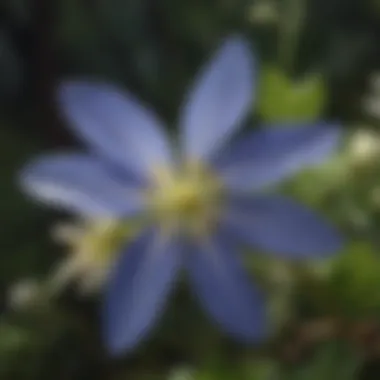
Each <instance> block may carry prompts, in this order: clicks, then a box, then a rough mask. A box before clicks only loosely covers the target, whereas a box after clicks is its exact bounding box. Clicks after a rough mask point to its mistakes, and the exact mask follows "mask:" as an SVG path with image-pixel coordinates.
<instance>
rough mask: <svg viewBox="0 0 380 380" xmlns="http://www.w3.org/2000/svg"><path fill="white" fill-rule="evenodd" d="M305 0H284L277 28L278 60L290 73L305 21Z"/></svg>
mask: <svg viewBox="0 0 380 380" xmlns="http://www.w3.org/2000/svg"><path fill="white" fill-rule="evenodd" d="M305 14H306V0H285V2H284V9H283V17H282V18H281V21H280V25H279V28H278V42H277V43H278V60H279V63H280V66H281V67H282V68H283V70H284V71H285V72H287V73H292V71H293V69H294V61H295V58H296V56H297V51H298V44H299V39H300V34H301V31H302V27H303V24H304V21H305Z"/></svg>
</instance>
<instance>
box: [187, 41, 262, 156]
mask: <svg viewBox="0 0 380 380" xmlns="http://www.w3.org/2000/svg"><path fill="white" fill-rule="evenodd" d="M254 70H255V64H254V60H253V57H252V56H251V53H250V47H249V45H248V43H247V41H245V40H244V39H243V38H240V37H235V36H234V37H230V38H228V39H227V40H226V41H225V42H224V44H223V45H222V46H221V48H220V49H219V51H218V52H217V53H216V55H215V56H214V57H213V59H212V60H211V62H209V63H208V65H206V66H205V67H204V68H203V70H202V71H201V73H200V75H199V77H198V78H196V81H195V84H194V87H193V88H192V89H191V91H190V93H189V97H188V99H187V101H186V103H185V106H184V109H183V112H182V118H181V122H180V126H181V128H182V136H181V138H182V144H183V146H184V150H185V154H186V155H187V156H188V157H190V158H194V159H201V158H206V156H210V155H211V154H213V153H214V152H215V151H216V150H217V149H218V148H219V147H220V146H222V145H223V143H224V142H225V141H226V140H227V139H228V138H229V137H230V136H231V135H232V133H233V132H235V130H236V129H237V128H238V127H240V124H241V122H242V120H243V118H244V117H245V116H246V115H247V112H248V111H249V109H250V107H251V106H252V102H253V85H254V73H253V72H254Z"/></svg>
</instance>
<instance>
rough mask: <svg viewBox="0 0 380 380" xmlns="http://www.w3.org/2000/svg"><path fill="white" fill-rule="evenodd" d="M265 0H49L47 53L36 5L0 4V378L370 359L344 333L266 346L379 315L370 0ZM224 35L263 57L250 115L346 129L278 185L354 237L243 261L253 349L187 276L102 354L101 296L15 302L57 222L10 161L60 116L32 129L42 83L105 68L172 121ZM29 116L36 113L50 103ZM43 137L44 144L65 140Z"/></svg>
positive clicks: (342, 378)
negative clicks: (366, 134) (138, 336)
mask: <svg viewBox="0 0 380 380" xmlns="http://www.w3.org/2000/svg"><path fill="white" fill-rule="evenodd" d="M260 2H261V3H263V4H264V3H265V2H267V3H268V4H269V3H270V2H271V3H272V6H274V8H273V9H274V10H275V17H272V18H271V20H270V22H268V24H265V18H264V19H261V21H260V25H258V24H257V18H255V17H251V11H252V9H253V7H254V6H255V5H257V3H258V1H257V0H249V1H246V0H239V1H232V0H217V1H200V0H199V1H195V0H182V1H178V0H163V1H148V0H129V1H126V0H94V1H88V0H86V1H85V0H83V1H79V0H61V1H57V2H53V1H52V2H50V3H49V4H52V3H54V5H53V7H52V9H53V13H55V14H54V15H48V16H49V17H50V16H52V17H53V16H54V17H53V18H54V19H55V24H54V25H53V29H52V30H45V29H43V28H42V29H43V30H44V35H45V36H46V34H47V33H51V35H52V37H53V44H52V46H50V47H49V46H48V47H46V46H42V47H41V46H39V44H38V43H36V42H38V41H35V38H37V39H38V38H41V36H40V37H38V35H37V34H36V33H35V32H36V29H39V28H38V27H40V26H44V25H39V22H40V21H37V20H35V17H36V15H37V13H38V10H37V8H38V7H37V5H39V4H40V2H37V1H33V0H5V1H3V3H2V4H1V5H0V101H1V102H2V111H1V113H2V115H0V120H1V123H0V157H1V169H0V170H1V186H0V199H1V202H0V203H1V207H0V226H1V234H0V248H1V249H0V284H1V285H3V286H4V289H1V290H4V291H3V293H4V297H3V298H4V299H2V300H0V301H2V302H1V305H0V306H4V308H3V309H4V310H2V314H1V318H0V378H1V379H5V380H8V379H11V380H18V379H25V380H34V379H36V380H37V379H38V380H40V379H43V378H49V379H50V378H57V379H60V380H68V379H70V380H87V379H92V380H97V379H99V380H105V379H107V380H108V379H109V380H124V379H127V378H131V379H135V380H159V379H162V380H190V379H193V380H214V379H215V380H216V379H217V380H224V379H225V380H229V379H236V380H240V379H241V380H317V379H318V380H319V379H324V380H330V379H331V380H333V379H334V380H362V379H359V378H358V369H359V368H360V367H362V366H363V361H364V357H363V356H364V354H363V352H359V351H358V350H357V348H356V347H354V346H353V344H351V343H349V342H347V341H339V342H338V341H335V340H333V339H328V340H327V341H326V342H325V343H323V344H320V345H318V346H317V347H314V350H313V354H312V355H311V356H310V357H309V358H307V359H305V360H298V361H296V363H293V365H289V363H283V362H282V361H281V360H280V358H279V355H277V354H276V352H274V351H275V350H272V348H273V346H275V347H277V344H278V343H279V341H280V340H281V339H280V335H281V332H282V331H283V330H287V325H288V323H289V322H290V321H293V320H296V321H302V320H303V319H304V318H306V317H318V316H321V317H324V316H328V317H329V316H335V317H340V318H341V319H344V320H354V321H361V320H362V319H364V320H365V319H366V318H369V317H370V318H374V319H377V320H378V319H379V318H380V253H379V230H380V201H379V197H380V196H379V189H380V155H379V152H377V153H376V152H375V153H374V152H367V153H368V154H367V153H365V152H364V153H365V154H364V155H363V154H362V153H360V154H359V155H358V153H357V152H356V153H355V152H353V149H352V147H351V145H350V143H351V140H352V139H353V138H354V137H355V136H356V134H355V133H356V132H360V131H367V130H368V129H369V128H371V129H373V130H376V129H378V127H379V120H376V119H374V118H370V117H368V116H367V115H364V112H363V107H362V99H363V98H364V97H365V95H366V93H367V91H368V89H367V88H366V86H365V85H364V82H366V83H367V82H368V81H369V78H370V77H371V76H370V74H371V73H372V71H376V70H379V67H378V59H377V58H376V57H377V56H378V40H379V34H378V33H379V31H378V23H379V17H380V11H379V10H380V6H379V1H375V0H373V1H368V2H365V1H363V0H349V1H344V0H336V1H331V2H323V1H318V0H315V1H314V0H313V1H301V0H296V1H292V0H283V1H280V0H279V1H270V0H260ZM37 3H38V4H37ZM42 3H43V1H41V4H42ZM41 9H43V8H41ZM269 10H270V9H269ZM45 17H46V15H45ZM303 17H304V19H303ZM254 19H255V20H256V23H255V22H254V21H252V20H254ZM41 20H43V17H41ZM232 31H234V32H235V31H237V32H241V33H244V34H245V35H246V36H247V37H248V38H249V39H250V40H251V42H252V46H255V48H256V51H257V53H258V55H259V59H260V66H261V69H260V72H259V74H258V79H257V81H258V88H257V92H256V94H257V96H256V101H255V105H253V106H252V111H253V113H254V115H255V116H256V115H257V116H258V121H259V122H264V123H275V124H276V123H282V122H287V123H292V122H297V123H304V122H305V123H306V122H313V121H315V120H318V119H321V118H323V119H330V118H332V117H333V118H335V119H337V120H345V122H346V124H347V126H349V128H350V129H351V130H352V133H351V132H348V133H347V141H346V142H345V143H344V144H343V146H342V149H341V150H340V151H339V152H336V154H335V155H334V156H333V157H331V159H330V160H328V161H327V162H326V163H324V164H323V165H320V166H318V167H316V168H310V169H309V170H305V171H304V172H303V173H301V174H300V175H298V176H296V177H295V178H293V179H292V180H290V181H288V182H286V183H284V184H283V185H282V190H283V191H284V192H285V193H288V194H289V195H291V196H292V197H295V198H297V199H299V200H301V201H303V202H304V203H305V204H307V205H309V206H311V207H313V208H315V209H316V210H318V211H320V212H321V213H322V214H324V215H325V216H326V217H327V218H330V219H331V220H332V221H333V222H334V223H336V224H337V225H338V226H339V227H340V228H341V229H342V231H343V232H344V233H345V234H346V235H347V240H348V243H347V245H346V247H345V248H344V249H343V251H342V252H340V253H339V255H338V256H336V257H334V258H331V259H328V260H323V261H318V262H308V263H304V264H300V263H291V262H280V261H278V260H273V259H268V257H265V256H264V255H259V253H257V254H255V255H254V254H252V255H249V258H248V261H247V267H248V268H249V269H250V270H251V272H252V278H253V280H254V281H256V282H257V284H258V285H259V286H261V287H262V288H263V290H264V291H265V292H266V295H267V300H268V312H269V313H268V314H269V316H268V318H270V321H271V324H272V331H271V332H272V333H271V336H270V338H269V339H268V342H266V344H265V345H260V346H258V347H242V346H241V345H236V344H235V343H233V342H231V341H230V340H228V338H226V337H225V336H224V335H223V334H222V333H221V332H220V331H219V329H218V328H217V327H216V326H214V325H213V324H212V322H211V321H210V320H208V318H207V317H206V316H205V315H204V313H203V311H202V310H200V308H198V306H197V303H196V302H195V301H194V299H193V298H192V297H190V295H189V294H188V290H187V287H186V282H184V285H183V287H182V286H181V287H180V289H179V291H178V294H176V296H175V297H173V299H172V300H171V302H170V306H169V308H168V310H167V312H166V313H165V317H164V318H163V321H162V322H161V324H160V325H159V327H158V329H157V331H156V332H155V333H154V334H153V336H152V338H151V340H150V341H149V342H147V343H146V344H145V345H143V346H142V347H141V349H139V350H137V351H136V352H135V353H133V355H131V356H132V357H128V358H125V360H124V358H122V359H121V360H120V361H110V360H109V358H107V357H106V355H105V354H104V352H103V347H102V346H101V343H100V340H99V336H98V335H99V326H98V321H97V310H98V306H99V305H98V303H97V301H98V298H99V297H94V298H95V300H93V299H92V298H90V297H88V298H84V297H78V295H77V294H75V295H73V294H72V293H71V292H70V289H67V293H68V294H66V293H65V292H63V294H62V295H61V297H58V299H54V300H51V302H48V300H47V299H45V298H44V297H42V298H44V301H46V304H44V305H39V307H41V309H39V308H38V307H37V308H36V307H35V308H33V307H32V308H30V309H28V308H26V309H25V310H23V311H18V312H16V311H14V310H13V311H12V310H10V307H9V306H10V300H9V294H10V293H11V292H10V290H11V289H12V286H13V284H14V283H16V282H17V281H18V280H23V279H25V278H41V279H45V278H46V275H48V274H49V270H50V269H51V267H52V264H53V263H55V262H56V261H57V260H58V258H59V248H58V246H57V245H55V244H52V242H51V238H50V229H51V226H52V223H54V222H56V221H57V220H58V221H60V219H59V218H60V217H58V216H56V215H54V216H53V215H49V214H48V210H47V209H43V208H42V207H39V205H35V204H34V203H33V202H31V201H29V200H28V199H26V198H25V197H24V195H23V194H22V193H21V192H20V189H19V187H18V184H17V181H16V176H17V172H18V170H19V168H20V167H21V166H22V165H23V164H24V163H25V162H26V161H28V160H29V159H30V158H31V157H34V156H35V155H36V154H38V153H39V152H41V151H42V148H41V146H42V144H40V143H37V142H36V141H35V140H34V139H35V138H36V136H41V135H43V134H44V131H47V130H51V131H53V133H52V136H53V135H54V126H52V125H44V126H41V125H36V123H34V122H33V121H32V119H33V120H35V118H31V117H30V107H31V105H32V104H35V99H34V98H33V96H34V91H35V89H36V87H37V88H38V89H39V90H41V92H44V91H45V89H46V88H47V87H49V86H51V87H52V88H53V87H54V83H49V81H52V80H53V81H55V80H56V81H58V80H60V79H61V78H63V77H67V76H86V77H100V78H102V79H105V80H109V81H113V82H116V83H118V84H120V85H121V86H125V87H127V88H128V89H130V90H131V91H133V92H135V93H137V94H138V96H139V97H141V98H142V99H144V100H146V101H147V102H149V103H151V104H152V106H153V107H154V108H155V109H156V110H157V111H158V112H159V113H160V114H162V116H163V117H164V118H165V119H166V120H167V121H168V122H169V123H168V124H169V125H172V124H173V123H172V122H173V121H174V120H175V116H176V113H177V108H178V106H179V105H180V103H181V101H182V99H183V97H184V94H185V93H186V88H187V86H188V84H189V83H190V82H191V80H192V79H193V75H194V73H195V71H196V69H198V68H199V65H200V64H201V62H203V61H205V60H207V58H208V56H209V54H210V52H211V50H212V49H213V48H214V47H215V46H216V44H217V43H218V42H219V41H220V39H221V38H222V37H223V36H224V35H226V34H228V33H231V32H232ZM284 32H285V34H284ZM287 41H288V42H287ZM38 49H41V50H42V51H39V50H38ZM44 49H45V50H44ZM37 50H38V51H37ZM281 52H283V54H284V56H282V57H281V54H279V53H281ZM49 54H52V56H49ZM278 55H280V57H278ZM36 56H43V59H46V62H47V63H49V62H53V61H55V63H56V65H55V67H53V66H52V67H46V66H45V64H46V62H45V61H44V62H35V58H36ZM41 59H42V58H41ZM39 64H40V65H41V67H44V68H45V67H46V68H47V70H46V71H47V73H46V78H44V77H43V75H42V77H39V80H38V81H37V82H38V83H35V82H36V80H35V79H36V78H35V75H36V72H37V71H39V72H40V70H39V69H40V67H39ZM285 66H286V67H285ZM48 69H51V72H48V71H49V70H48ZM290 73H291V74H290ZM39 75H40V76H41V73H40V74H39ZM50 75H51V76H52V77H53V79H51V78H50ZM29 94H31V95H32V96H29ZM53 95H54V94H50V95H49V94H48V95H47V98H49V96H51V97H53ZM28 96H29V97H28ZM25 97H26V99H25ZM379 104H380V102H379ZM32 112H33V113H37V112H40V113H41V114H43V115H45V114H49V109H48V107H46V109H42V110H34V109H33V110H32ZM15 114H16V117H15ZM33 116H35V115H33ZM252 121H253V120H252V119H251V120H249V121H248V124H252ZM254 121H256V120H254ZM205 127H207V126H205ZM58 128H59V127H58ZM347 129H348V128H347ZM43 137H44V138H45V140H46V142H47V143H48V144H50V145H51V146H52V147H53V146H54V145H58V146H60V145H61V142H60V141H56V140H55V141H49V140H50V136H43ZM57 139H58V140H59V137H58V138H57ZM62 145H63V141H62ZM375 145H376V144H375ZM366 149H367V148H365V149H364V151H365V150H366ZM371 149H372V148H371ZM371 149H369V150H371ZM367 150H368V149H367ZM375 150H376V149H375ZM359 156H360V157H359ZM90 232H91V231H90ZM98 238H100V236H98ZM101 242H103V241H101ZM42 295H43V294H42ZM61 298H62V299H61ZM78 298H79V299H78ZM93 301H95V302H94V303H95V305H94V304H93ZM35 306H36V305H35ZM94 306H95V307H94ZM94 310H96V311H94ZM21 364H22V365H21ZM375 378H379V374H378V373H375Z"/></svg>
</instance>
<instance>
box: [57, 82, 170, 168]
mask: <svg viewBox="0 0 380 380" xmlns="http://www.w3.org/2000/svg"><path fill="white" fill-rule="evenodd" d="M58 95H59V103H60V106H61V107H62V110H63V112H64V113H65V116H66V117H67V118H68V120H69V122H70V126H71V127H72V129H73V130H74V131H75V132H76V133H77V134H78V135H79V136H80V137H81V138H83V139H84V140H85V141H86V142H87V143H88V144H89V145H90V146H91V147H92V148H95V149H96V150H97V151H98V153H100V154H102V155H104V156H106V157H107V158H109V159H111V160H112V161H114V162H116V163H118V164H121V165H122V166H123V167H127V168H128V169H129V170H132V171H134V172H135V173H142V174H147V172H150V171H151V170H152V166H153V167H154V166H157V165H158V166H160V165H167V164H169V162H170V160H171V157H170V154H171V153H170V147H169V142H168V140H167V138H166V136H165V134H164V128H163V125H162V124H161V122H160V121H159V120H158V119H157V117H156V116H155V115H154V113H153V112H152V111H151V110H149V109H147V108H145V107H144V106H143V105H142V104H140V103H139V101H138V100H137V99H136V98H134V97H133V96H132V95H131V94H129V93H128V92H125V91H124V92H122V91H121V90H119V89H118V88H116V87H113V86H111V85H109V84H105V83H96V82H94V83H91V82H89V83H84V82H67V83H65V84H63V85H62V86H61V87H60V89H59V94H58Z"/></svg>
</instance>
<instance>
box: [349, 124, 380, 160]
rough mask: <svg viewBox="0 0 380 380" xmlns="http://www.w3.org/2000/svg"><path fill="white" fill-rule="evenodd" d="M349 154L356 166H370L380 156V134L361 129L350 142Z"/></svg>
mask: <svg viewBox="0 0 380 380" xmlns="http://www.w3.org/2000/svg"><path fill="white" fill-rule="evenodd" d="M348 154H349V156H350V158H351V160H352V162H353V163H354V164H368V163H371V162H372V161H373V160H374V159H376V158H378V157H379V156H380V134H379V133H377V132H375V131H372V130H365V129H360V130H358V131H356V132H355V133H354V134H353V135H352V137H351V140H350V143H349V146H348Z"/></svg>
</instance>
